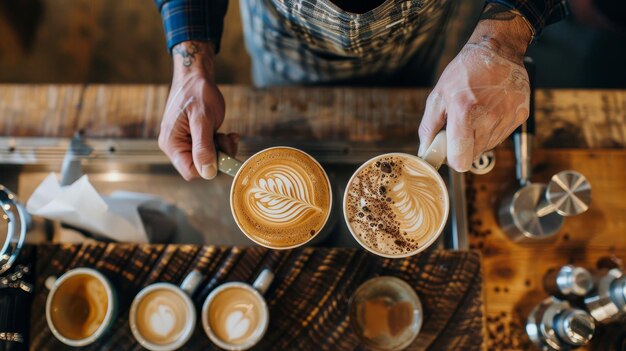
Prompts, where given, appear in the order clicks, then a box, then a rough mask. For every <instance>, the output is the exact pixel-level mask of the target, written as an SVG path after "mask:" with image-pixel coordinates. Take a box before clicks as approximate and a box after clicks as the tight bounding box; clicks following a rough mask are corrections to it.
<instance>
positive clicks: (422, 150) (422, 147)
mask: <svg viewBox="0 0 626 351" xmlns="http://www.w3.org/2000/svg"><path fill="white" fill-rule="evenodd" d="M425 152H426V145H424V144H423V143H420V148H419V149H418V150H417V156H418V157H422V156H424V153H425Z"/></svg>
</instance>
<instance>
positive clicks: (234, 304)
mask: <svg viewBox="0 0 626 351" xmlns="http://www.w3.org/2000/svg"><path fill="white" fill-rule="evenodd" d="M263 314H264V310H263V305H262V302H261V301H260V300H259V298H257V296H256V295H255V294H254V293H252V292H250V291H248V290H247V289H243V288H239V287H231V288H228V289H226V290H223V291H221V292H220V293H218V294H217V295H216V296H215V298H214V299H213V301H212V302H211V305H210V307H209V309H208V315H207V316H206V318H208V321H209V325H210V326H211V329H212V330H213V332H214V333H215V335H216V336H217V337H218V338H219V339H221V340H223V341H225V342H228V343H230V344H244V343H246V342H248V341H249V340H250V339H251V338H252V337H254V335H255V333H257V331H258V330H259V328H260V327H261V326H262V323H263Z"/></svg>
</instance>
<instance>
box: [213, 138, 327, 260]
mask: <svg viewBox="0 0 626 351" xmlns="http://www.w3.org/2000/svg"><path fill="white" fill-rule="evenodd" d="M218 165H219V169H220V171H222V172H224V173H227V174H229V175H231V176H233V177H234V179H233V185H232V187H231V190H230V208H231V211H232V213H233V217H234V219H235V222H236V223H237V226H239V228H240V229H241V231H242V232H243V233H244V234H245V235H246V236H247V237H248V238H250V240H252V241H254V242H255V243H257V244H259V245H261V246H265V247H267V248H270V249H292V248H295V247H298V246H301V245H304V244H306V243H307V242H309V241H311V240H313V239H314V238H315V237H316V236H317V235H318V234H319V233H320V232H321V231H322V229H323V228H324V226H325V225H326V223H327V222H328V218H329V217H330V213H331V207H332V191H331V186H330V181H329V179H328V175H327V174H326V172H325V171H324V169H323V168H322V166H321V165H320V164H319V163H318V162H317V161H316V160H315V159H314V158H313V157H311V156H310V155H309V154H307V153H305V152H304V151H301V150H298V149H294V148H291V147H285V146H279V147H272V148H268V149H265V150H262V151H260V152H258V153H256V154H254V155H253V156H252V157H250V158H249V159H248V160H246V162H244V163H243V164H242V163H241V162H239V161H237V160H236V159H234V158H232V157H230V156H227V155H226V154H224V153H221V152H220V153H218Z"/></svg>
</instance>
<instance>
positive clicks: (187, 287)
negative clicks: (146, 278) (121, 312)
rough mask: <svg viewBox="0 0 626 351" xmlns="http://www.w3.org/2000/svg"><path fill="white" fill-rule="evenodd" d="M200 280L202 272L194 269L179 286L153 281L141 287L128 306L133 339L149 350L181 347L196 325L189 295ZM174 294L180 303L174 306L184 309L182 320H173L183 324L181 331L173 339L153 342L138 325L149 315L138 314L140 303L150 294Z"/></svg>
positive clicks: (163, 350)
mask: <svg viewBox="0 0 626 351" xmlns="http://www.w3.org/2000/svg"><path fill="white" fill-rule="evenodd" d="M201 281H202V274H201V273H200V272H198V271H196V270H194V271H192V272H190V273H189V274H188V275H187V276H186V277H185V279H184V280H183V282H182V283H181V284H180V286H176V285H174V284H171V283H165V282H163V283H155V284H151V285H148V286H147V287H145V288H143V289H142V290H141V291H140V292H139V293H138V294H137V295H136V296H135V298H134V299H133V303H132V304H131V306H130V312H129V317H128V320H129V324H130V330H131V332H132V334H133V336H134V337H135V340H137V342H139V344H141V346H143V347H144V348H146V349H148V350H151V351H171V350H176V349H179V348H181V347H182V346H183V345H184V344H185V343H186V342H187V341H189V339H190V338H191V336H192V334H193V331H194V329H195V327H196V308H195V306H194V304H193V302H192V301H191V298H190V296H191V295H193V293H194V292H195V290H196V289H197V287H198V285H199V284H200V282H201ZM159 293H165V294H175V295H173V296H175V297H176V298H177V299H179V300H180V304H181V305H177V306H176V307H178V308H182V309H184V311H185V312H184V313H185V317H184V320H183V321H174V322H173V323H174V324H176V322H179V323H182V324H184V327H183V328H182V331H181V332H179V333H178V334H179V335H178V336H177V337H176V338H175V340H172V341H171V342H167V343H159V342H155V340H151V337H150V336H147V335H143V334H142V332H141V327H140V319H142V318H143V320H144V323H147V322H148V321H150V317H149V316H139V315H138V313H139V309H140V304H141V303H142V301H144V299H146V297H147V296H149V295H151V294H159ZM171 314H172V313H169V317H170V318H171V317H172V316H171ZM163 323H164V322H163V319H161V320H159V321H158V324H159V327H162V326H163ZM169 323H170V324H171V323H172V322H171V321H170V322H169Z"/></svg>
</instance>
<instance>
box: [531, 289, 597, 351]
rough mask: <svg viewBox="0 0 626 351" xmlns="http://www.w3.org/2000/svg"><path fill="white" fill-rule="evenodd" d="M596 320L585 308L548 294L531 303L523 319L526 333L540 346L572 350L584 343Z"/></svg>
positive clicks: (589, 336) (550, 348)
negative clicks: (573, 306)
mask: <svg viewBox="0 0 626 351" xmlns="http://www.w3.org/2000/svg"><path fill="white" fill-rule="evenodd" d="M595 330H596V324H595V321H594V320H593V318H592V317H591V315H589V313H587V312H586V311H583V310H580V309H576V308H572V307H571V306H570V304H569V302H567V301H561V300H559V299H557V298H555V297H549V298H547V299H545V300H544V301H542V302H541V303H540V304H539V305H537V306H535V308H533V310H532V311H531V312H530V314H529V316H528V320H527V321H526V333H527V334H528V337H529V338H530V340H531V341H532V342H534V343H535V344H536V345H537V346H538V347H539V349H541V350H572V349H575V348H578V347H580V346H583V345H585V344H587V343H588V342H589V341H590V340H591V338H592V337H593V334H594V332H595Z"/></svg>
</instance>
